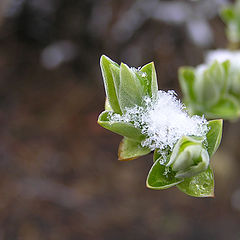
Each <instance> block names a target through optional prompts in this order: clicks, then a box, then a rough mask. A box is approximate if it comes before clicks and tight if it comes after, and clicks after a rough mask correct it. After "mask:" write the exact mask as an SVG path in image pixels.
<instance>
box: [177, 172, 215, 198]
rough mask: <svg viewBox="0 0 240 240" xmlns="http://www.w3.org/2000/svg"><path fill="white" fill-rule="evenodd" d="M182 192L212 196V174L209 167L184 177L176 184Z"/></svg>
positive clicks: (197, 195)
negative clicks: (196, 173) (194, 174)
mask: <svg viewBox="0 0 240 240" xmlns="http://www.w3.org/2000/svg"><path fill="white" fill-rule="evenodd" d="M177 187H178V189H179V190H181V191H182V192H184V193H186V194H188V195H190V196H193V197H214V176H213V171H212V169H211V168H210V167H208V169H207V170H206V171H205V172H202V173H200V174H198V175H196V176H193V177H190V178H185V179H184V181H183V182H182V183H180V184H178V185H177Z"/></svg>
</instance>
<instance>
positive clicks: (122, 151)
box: [118, 137, 151, 161]
mask: <svg viewBox="0 0 240 240" xmlns="http://www.w3.org/2000/svg"><path fill="white" fill-rule="evenodd" d="M150 152H151V150H150V149H148V148H146V147H142V145H141V143H139V142H136V141H134V140H132V139H129V138H126V137H125V138H123V140H122V141H121V142H120V144H119V148H118V160H122V161H128V160H133V159H136V158H138V157H141V156H144V155H146V154H148V153H150Z"/></svg>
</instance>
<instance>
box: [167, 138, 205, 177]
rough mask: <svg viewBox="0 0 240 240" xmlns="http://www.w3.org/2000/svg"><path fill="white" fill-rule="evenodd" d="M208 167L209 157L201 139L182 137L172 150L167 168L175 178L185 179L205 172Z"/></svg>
mask: <svg viewBox="0 0 240 240" xmlns="http://www.w3.org/2000/svg"><path fill="white" fill-rule="evenodd" d="M208 165H209V155H208V152H207V150H206V149H205V147H204V145H203V139H199V140H198V139H195V138H192V137H186V136H185V137H182V138H181V139H180V140H179V141H178V142H177V144H176V145H175V147H174V148H173V151H172V154H171V157H170V160H169V162H168V164H167V165H166V166H167V167H171V168H172V170H173V171H174V172H176V175H175V177H176V178H187V177H191V176H195V175H197V174H199V173H200V172H203V171H205V170H206V169H207V168H208Z"/></svg>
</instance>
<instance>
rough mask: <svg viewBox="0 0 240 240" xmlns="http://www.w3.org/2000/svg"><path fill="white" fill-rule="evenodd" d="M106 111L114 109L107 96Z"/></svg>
mask: <svg viewBox="0 0 240 240" xmlns="http://www.w3.org/2000/svg"><path fill="white" fill-rule="evenodd" d="M105 111H112V108H111V106H110V104H109V101H108V99H107V98H106V99H105Z"/></svg>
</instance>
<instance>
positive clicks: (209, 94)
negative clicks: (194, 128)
mask: <svg viewBox="0 0 240 240" xmlns="http://www.w3.org/2000/svg"><path fill="white" fill-rule="evenodd" d="M225 70H226V64H224V66H223V65H222V64H221V63H218V62H217V61H215V62H214V63H213V64H212V65H211V66H210V67H208V68H207V69H206V70H205V71H204V72H203V79H202V81H201V82H199V84H198V85H197V86H196V87H197V88H199V91H201V100H202V102H204V103H205V105H206V106H212V105H213V104H216V103H217V102H218V100H219V99H220V97H221V95H223V94H224V92H225V91H226V86H227V84H226V83H227V80H228V75H227V73H226V72H225ZM197 90H198V89H196V91H197Z"/></svg>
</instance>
